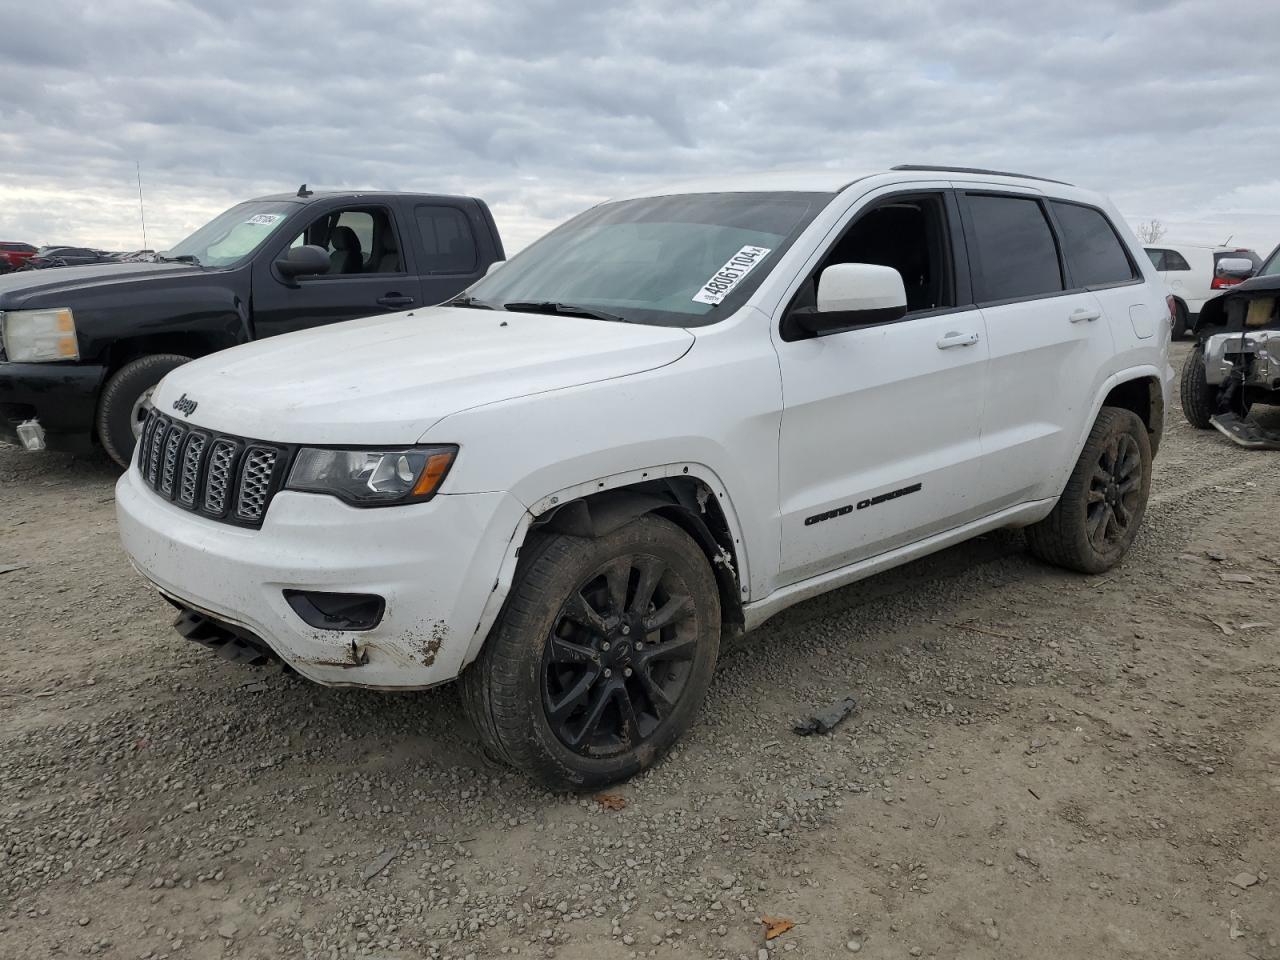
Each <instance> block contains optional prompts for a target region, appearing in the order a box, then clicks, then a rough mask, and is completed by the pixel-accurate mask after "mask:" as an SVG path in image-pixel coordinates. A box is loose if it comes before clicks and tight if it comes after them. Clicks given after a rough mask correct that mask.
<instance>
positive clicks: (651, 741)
mask: <svg viewBox="0 0 1280 960" xmlns="http://www.w3.org/2000/svg"><path fill="white" fill-rule="evenodd" d="M525 553H526V556H525V557H524V558H523V559H522V563H521V566H520V569H519V570H518V572H517V575H516V583H515V584H514V585H513V586H512V590H511V595H510V596H509V597H508V599H507V603H506V606H505V607H504V608H503V612H502V614H501V616H500V618H499V620H498V623H497V624H496V625H495V627H494V629H493V631H492V632H491V633H490V635H489V638H488V640H487V641H486V643H485V645H484V648H483V649H482V650H481V653H480V656H479V657H478V658H477V659H476V661H475V662H474V663H472V664H471V666H470V667H468V668H467V670H466V672H465V673H464V674H463V676H462V695H463V704H464V706H465V708H466V711H467V714H468V716H469V718H470V719H471V721H472V723H473V725H474V726H475V727H476V729H477V731H478V732H479V733H480V736H481V739H482V740H483V741H484V744H485V746H486V747H487V748H488V749H489V750H490V751H491V752H492V753H493V754H494V755H495V756H497V757H498V758H499V759H502V760H504V761H505V762H507V763H510V764H511V765H512V766H515V767H518V768H519V769H521V770H523V771H524V772H525V773H527V774H529V775H530V776H532V777H534V778H535V779H538V780H541V781H542V782H543V783H545V784H546V785H548V786H549V787H551V788H552V789H565V788H569V789H574V790H592V789H596V788H599V787H602V786H605V785H607V784H610V783H615V782H617V781H619V780H625V779H626V778H628V777H631V776H633V775H634V774H636V773H638V772H640V771H641V770H643V769H645V768H646V767H648V766H649V765H650V764H652V763H653V762H654V761H655V760H656V759H657V758H658V757H660V756H662V754H663V753H665V752H666V750H667V749H668V748H670V746H671V745H672V744H673V743H675V741H676V740H678V739H679V738H680V736H681V735H682V734H683V733H684V732H685V730H686V729H688V727H689V726H690V724H691V723H692V721H693V718H694V716H695V715H696V713H697V711H698V708H699V706H700V705H701V703H702V700H703V697H704V696H705V694H706V691H707V687H708V686H709V684H710V682H711V675H712V672H713V671H714V669H715V662H716V655H717V653H718V649H719V643H720V626H721V623H720V596H719V593H718V592H717V588H716V581H715V577H714V575H713V574H712V572H711V568H710V565H709V564H708V563H707V559H706V557H705V556H704V555H703V553H702V550H701V549H700V548H699V547H698V545H697V544H696V543H695V542H694V541H693V540H692V539H691V538H690V537H689V536H688V535H687V534H686V533H685V532H684V531H683V530H681V529H680V528H679V527H678V526H676V525H675V524H674V523H671V522H670V521H669V520H665V519H663V518H662V517H658V516H654V515H646V516H642V517H639V518H637V519H636V520H633V521H631V522H630V523H628V524H626V525H624V526H623V527H620V528H619V529H617V530H615V531H613V532H612V533H610V534H608V535H606V536H603V537H600V538H598V539H594V540H584V539H582V538H580V537H570V536H565V535H561V534H552V535H549V536H546V537H543V538H539V539H537V540H536V541H534V542H532V543H529V544H526V546H525Z"/></svg>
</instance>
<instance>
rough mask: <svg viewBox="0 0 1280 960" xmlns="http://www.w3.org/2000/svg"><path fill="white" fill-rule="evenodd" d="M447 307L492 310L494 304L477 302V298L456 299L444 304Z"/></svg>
mask: <svg viewBox="0 0 1280 960" xmlns="http://www.w3.org/2000/svg"><path fill="white" fill-rule="evenodd" d="M444 306H446V307H470V308H471V309H472V310H492V309H493V306H492V304H488V303H485V302H484V301H483V300H477V299H476V298H475V297H454V298H453V299H452V300H446V301H445V302H444Z"/></svg>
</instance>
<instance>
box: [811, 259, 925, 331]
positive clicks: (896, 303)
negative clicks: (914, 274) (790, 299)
mask: <svg viewBox="0 0 1280 960" xmlns="http://www.w3.org/2000/svg"><path fill="white" fill-rule="evenodd" d="M906 313H907V291H906V287H904V286H903V283H902V274H900V273H898V271H897V270H895V269H893V267H882V266H879V265H878V264H874V263H836V264H832V265H831V266H829V267H827V269H825V270H823V271H822V275H821V276H819V277H818V305H817V307H816V308H813V309H809V310H805V309H801V310H797V311H796V312H795V314H794V316H795V321H794V322H795V324H796V325H797V326H798V327H799V328H800V330H801V331H802V332H803V334H804V335H808V336H810V337H821V336H824V335H825V334H829V333H838V332H839V331H841V330H848V329H849V328H850V327H858V326H863V325H864V324H870V323H889V322H890V321H893V320H901V319H902V318H903V317H904V316H906Z"/></svg>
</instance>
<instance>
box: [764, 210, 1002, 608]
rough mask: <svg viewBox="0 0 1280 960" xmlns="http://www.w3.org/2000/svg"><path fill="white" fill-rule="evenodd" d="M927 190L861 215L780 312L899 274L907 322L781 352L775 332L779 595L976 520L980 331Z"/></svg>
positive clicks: (952, 243) (953, 238)
mask: <svg viewBox="0 0 1280 960" xmlns="http://www.w3.org/2000/svg"><path fill="white" fill-rule="evenodd" d="M928 186H930V185H921V187H918V188H916V187H913V189H912V190H911V191H910V193H902V192H901V191H899V192H897V193H893V192H886V193H885V194H883V195H881V196H878V197H874V198H872V199H871V200H870V201H869V202H866V203H863V204H861V205H860V206H859V208H858V209H857V211H856V213H855V214H854V215H853V216H852V217H851V219H850V220H848V221H846V224H844V225H842V226H841V227H840V228H838V229H837V231H835V232H834V233H835V234H836V236H834V237H833V239H834V242H833V243H831V244H830V246H828V247H827V248H826V250H825V251H823V252H822V253H821V254H819V255H816V256H815V259H814V261H811V265H810V267H809V268H807V269H809V270H810V273H809V275H808V278H807V279H806V280H804V281H803V282H802V284H801V286H800V289H799V291H798V292H797V294H796V295H795V296H794V297H793V298H792V299H791V301H790V305H789V306H788V307H787V309H791V308H793V307H795V306H800V305H803V304H802V303H800V302H799V301H801V300H803V299H804V298H805V297H806V296H811V294H809V293H807V292H806V290H807V287H806V285H809V284H812V283H813V282H814V280H815V278H816V277H817V275H818V274H819V273H820V272H821V270H822V269H823V268H825V267H826V266H829V265H831V264H832V263H848V262H855V263H878V264H881V265H883V266H891V267H894V268H895V269H897V270H898V271H899V273H901V274H903V279H904V284H905V286H906V288H907V297H908V309H909V312H908V313H907V315H906V317H904V318H903V319H901V320H898V321H894V322H889V323H878V324H871V325H867V326H864V327H860V328H854V329H851V330H847V331H845V332H842V333H835V334H829V335H826V336H822V337H816V338H813V339H797V340H792V341H790V342H788V340H787V339H786V336H785V335H784V334H783V332H782V330H783V329H784V328H785V319H784V320H783V324H784V326H783V327H781V328H775V330H774V338H775V346H776V349H777V352H778V361H779V364H780V366H781V370H782V387H783V399H784V409H783V413H782V426H781V435H780V439H779V452H780V463H779V485H780V497H781V504H780V513H781V522H782V529H781V555H780V563H779V583H780V584H787V583H793V582H796V581H799V580H803V579H806V578H808V577H812V576H816V575H818V574H822V573H825V572H827V571H829V570H834V569H837V568H839V567H842V566H846V565H848V564H850V563H855V562H857V561H859V560H863V559H866V558H868V557H872V556H875V555H876V554H880V553H884V552H887V551H889V550H892V549H894V548H896V547H899V546H903V545H906V544H909V543H912V542H915V541H917V540H921V539H924V538H926V537H928V536H930V535H932V534H935V533H940V532H942V531H944V530H947V529H949V528H951V527H955V526H959V525H961V524H963V523H965V522H966V521H968V520H970V519H974V518H975V516H974V511H973V502H974V498H975V486H976V484H977V480H978V469H979V464H980V459H979V458H980V440H981V436H980V424H981V418H982V400H983V389H984V387H983V381H984V377H985V373H986V365H987V344H986V329H985V326H984V325H983V320H982V314H981V313H980V312H979V311H978V309H977V308H976V307H974V306H973V305H972V298H971V297H970V294H969V280H968V272H967V268H966V267H965V261H964V244H963V239H962V235H961V233H960V228H959V223H958V215H957V211H956V208H955V200H954V198H953V197H952V195H951V193H950V191H949V190H947V189H936V190H935V189H928ZM943 186H944V187H945V185H943Z"/></svg>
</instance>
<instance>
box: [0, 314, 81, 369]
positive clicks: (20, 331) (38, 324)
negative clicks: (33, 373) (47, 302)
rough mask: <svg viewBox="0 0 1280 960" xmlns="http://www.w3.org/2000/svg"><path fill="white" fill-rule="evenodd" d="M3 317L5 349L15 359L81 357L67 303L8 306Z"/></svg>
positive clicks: (40, 359)
mask: <svg viewBox="0 0 1280 960" xmlns="http://www.w3.org/2000/svg"><path fill="white" fill-rule="evenodd" d="M0 319H2V321H3V325H2V329H3V333H4V352H5V353H6V354H7V355H8V357H9V359H10V360H11V361H13V362H14V363H42V362H44V361H46V360H79V359H80V344H79V343H78V342H77V341H76V321H75V318H74V317H73V316H72V315H71V311H70V310H69V309H67V308H66V307H54V308H50V309H48V310H7V311H5V312H4V313H2V314H0Z"/></svg>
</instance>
